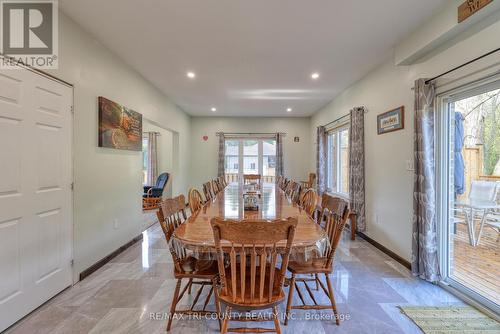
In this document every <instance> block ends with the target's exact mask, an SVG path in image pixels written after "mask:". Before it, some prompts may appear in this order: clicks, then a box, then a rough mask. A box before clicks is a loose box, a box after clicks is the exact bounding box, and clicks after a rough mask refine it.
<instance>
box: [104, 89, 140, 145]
mask: <svg viewBox="0 0 500 334" xmlns="http://www.w3.org/2000/svg"><path fill="white" fill-rule="evenodd" d="M98 100H99V101H98V102H99V147H109V148H114V149H119V150H130V151H142V115H141V114H139V113H138V112H135V111H133V110H131V109H129V108H127V107H124V106H122V105H120V104H118V103H116V102H113V101H111V100H108V99H106V98H104V97H102V96H99V99H98Z"/></svg>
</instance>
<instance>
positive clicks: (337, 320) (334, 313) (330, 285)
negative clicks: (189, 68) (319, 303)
mask: <svg viewBox="0 0 500 334" xmlns="http://www.w3.org/2000/svg"><path fill="white" fill-rule="evenodd" d="M325 278H326V284H328V294H329V295H330V296H329V297H330V302H331V303H332V310H333V315H334V316H335V322H336V323H337V326H339V325H340V319H339V314H338V313H337V304H336V303H335V297H334V296H333V288H332V282H331V281H330V276H329V275H328V274H325Z"/></svg>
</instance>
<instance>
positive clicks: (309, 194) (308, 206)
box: [299, 189, 318, 216]
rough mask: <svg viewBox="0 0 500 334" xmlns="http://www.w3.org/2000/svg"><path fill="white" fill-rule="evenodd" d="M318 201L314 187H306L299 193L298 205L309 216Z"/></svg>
mask: <svg viewBox="0 0 500 334" xmlns="http://www.w3.org/2000/svg"><path fill="white" fill-rule="evenodd" d="M317 202H318V195H317V194H316V191H314V189H307V190H306V191H304V192H303V193H302V194H301V195H300V201H299V205H300V207H301V208H302V209H303V210H304V211H305V212H307V214H308V215H309V216H312V215H313V214H314V211H315V210H316V205H317Z"/></svg>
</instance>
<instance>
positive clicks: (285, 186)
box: [281, 177, 290, 191]
mask: <svg viewBox="0 0 500 334" xmlns="http://www.w3.org/2000/svg"><path fill="white" fill-rule="evenodd" d="M289 184H290V180H289V179H287V178H286V177H285V178H283V184H282V185H281V190H283V191H286V188H287V187H288V185H289Z"/></svg>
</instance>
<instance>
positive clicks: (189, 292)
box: [188, 278, 193, 295]
mask: <svg viewBox="0 0 500 334" xmlns="http://www.w3.org/2000/svg"><path fill="white" fill-rule="evenodd" d="M188 284H189V286H188V294H189V295H190V294H191V287H192V286H193V279H192V278H190V279H189V283H188Z"/></svg>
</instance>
